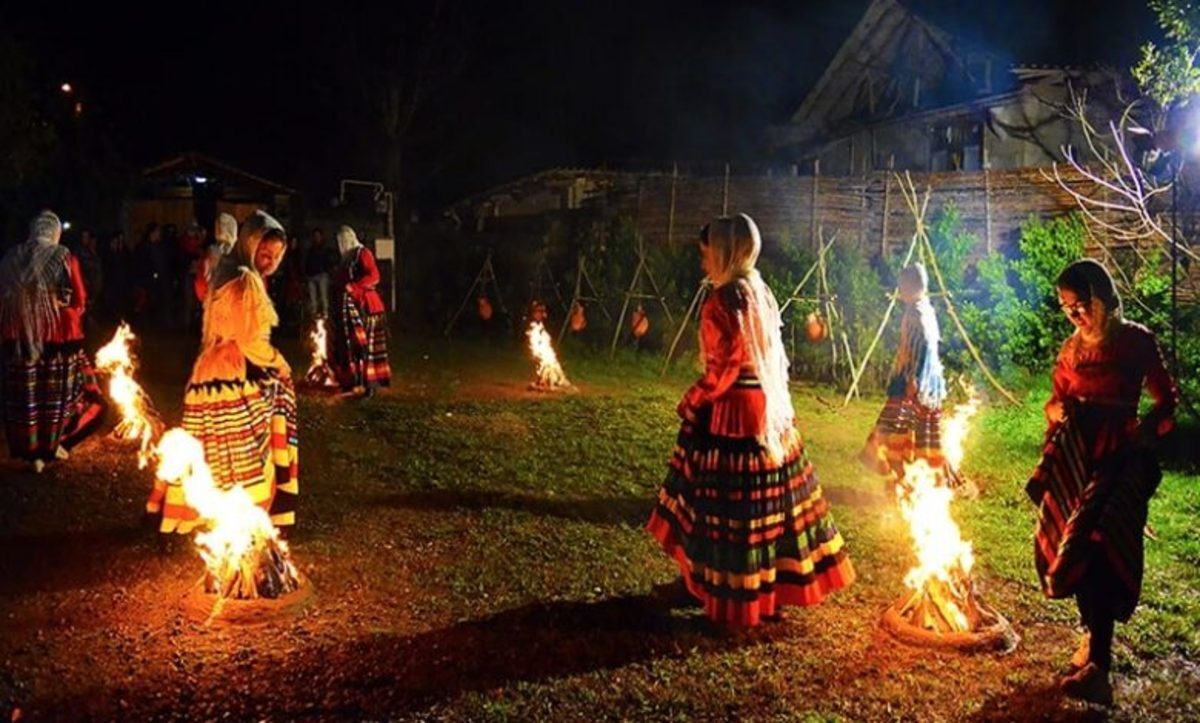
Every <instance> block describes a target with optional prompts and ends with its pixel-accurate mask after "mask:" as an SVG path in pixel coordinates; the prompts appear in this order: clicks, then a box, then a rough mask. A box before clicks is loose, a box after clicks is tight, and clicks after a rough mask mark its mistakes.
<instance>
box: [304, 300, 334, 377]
mask: <svg viewBox="0 0 1200 723" xmlns="http://www.w3.org/2000/svg"><path fill="white" fill-rule="evenodd" d="M308 345H309V348H310V349H311V351H312V361H311V362H309V365H308V371H307V372H305V373H304V383H305V384H306V385H308V386H310V387H318V388H334V387H337V386H338V382H337V379H336V378H335V377H334V374H333V369H331V368H330V366H329V361H328V359H327V358H326V356H325V354H326V350H327V349H328V348H329V329H328V327H327V325H326V323H325V317H323V316H319V317H317V322H316V324H314V325H313V330H312V332H311V333H310V334H309V335H308Z"/></svg>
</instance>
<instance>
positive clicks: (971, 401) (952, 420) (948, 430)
mask: <svg viewBox="0 0 1200 723" xmlns="http://www.w3.org/2000/svg"><path fill="white" fill-rule="evenodd" d="M977 412H979V397H978V396H977V395H976V394H975V388H974V387H967V401H966V402H964V403H963V404H959V405H958V406H956V407H955V408H954V411H953V412H951V413H950V416H948V417H946V418H945V419H944V420H943V422H942V455H943V456H945V458H946V461H947V462H948V463H949V464H950V467H951V468H952V469H955V470H957V469H958V467H959V465H960V464H961V463H962V460H963V455H964V454H965V452H964V449H963V444H964V443H965V442H966V439H967V432H968V431H969V430H970V422H971V418H972V417H974V416H975V414H976V413H977Z"/></svg>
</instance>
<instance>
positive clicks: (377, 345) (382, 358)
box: [328, 246, 392, 390]
mask: <svg viewBox="0 0 1200 723" xmlns="http://www.w3.org/2000/svg"><path fill="white" fill-rule="evenodd" d="M378 285H379V267H378V265H377V264H376V263H375V256H374V255H373V254H372V253H371V251H370V249H368V248H366V247H365V246H356V247H355V248H354V249H352V250H351V251H349V252H348V253H347V255H346V257H345V258H343V260H342V265H341V268H339V269H338V271H337V274H336V275H335V276H334V283H333V289H334V307H333V331H334V333H333V334H331V335H330V339H329V345H330V350H329V355H328V358H329V360H330V365H331V366H332V367H333V369H334V373H335V374H336V376H337V378H338V381H339V382H341V384H342V387H343V388H344V389H347V390H350V389H353V388H355V387H364V388H367V389H373V388H375V387H386V386H389V385H390V384H391V381H392V368H391V365H390V364H389V363H388V349H387V314H386V312H385V309H384V306H383V299H382V298H380V296H379V292H378V291H377V290H376V287H377V286H378Z"/></svg>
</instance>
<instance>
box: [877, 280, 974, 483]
mask: <svg viewBox="0 0 1200 723" xmlns="http://www.w3.org/2000/svg"><path fill="white" fill-rule="evenodd" d="M939 336H940V332H939V330H938V323H937V316H936V315H935V313H934V310H933V305H932V304H931V303H930V302H929V299H928V298H924V299H921V300H920V301H917V302H915V303H912V304H906V305H905V310H904V317H903V318H902V319H901V321H900V345H899V348H898V349H897V350H896V359H895V361H894V362H893V364H892V372H891V375H890V376H889V377H888V386H887V396H888V398H887V402H886V403H885V404H884V406H883V411H881V412H880V413H879V418H878V419H877V420H876V422H875V426H874V428H872V430H871V433H870V435H868V437H867V443H866V446H865V447H864V449H863V452H862V460H863V461H864V462H865V463H866V464H867V466H869V467H870V468H871V469H873V470H874V471H876V472H878V473H879V474H881V475H885V476H887V477H888V478H889V479H890V480H892V481H896V480H900V479H902V478H903V477H904V465H905V464H909V463H912V462H915V461H916V460H918V459H923V460H925V461H926V462H927V463H928V464H929V466H930V467H931V468H932V469H934V470H937V471H939V472H940V473H941V479H942V480H944V481H945V482H946V483H947V484H949V485H950V486H952V487H953V486H958V484H959V483H960V482H961V479H960V478H959V476H958V475H957V474H956V472H955V471H954V470H952V469H950V466H949V465H948V464H947V463H946V459H945V457H944V456H943V454H942V429H941V427H942V401H943V400H944V399H945V397H946V381H945V378H944V376H943V373H942V362H941V359H940V358H939V356H938V341H939Z"/></svg>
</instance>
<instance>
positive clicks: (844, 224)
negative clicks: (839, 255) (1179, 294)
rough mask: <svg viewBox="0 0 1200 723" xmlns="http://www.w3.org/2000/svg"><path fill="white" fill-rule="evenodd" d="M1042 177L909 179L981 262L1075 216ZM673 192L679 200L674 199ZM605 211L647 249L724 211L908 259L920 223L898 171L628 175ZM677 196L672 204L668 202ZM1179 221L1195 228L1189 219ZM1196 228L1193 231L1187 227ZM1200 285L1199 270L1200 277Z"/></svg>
mask: <svg viewBox="0 0 1200 723" xmlns="http://www.w3.org/2000/svg"><path fill="white" fill-rule="evenodd" d="M1044 171H1048V169H1037V168H1019V169H1008V170H988V171H973V172H971V171H957V172H946V173H912V174H911V175H910V177H911V178H912V181H913V183H914V184H915V186H916V189H917V191H918V193H919V194H921V195H923V194H924V193H925V190H926V189H927V188H929V189H930V200H929V206H928V213H927V217H926V221H927V222H932V221H933V219H934V217H935V216H936V214H937V213H938V212H939V211H941V210H942V209H943V208H944V207H945V206H946V205H947V204H948V203H953V204H954V205H955V207H956V208H957V209H958V212H959V215H960V219H961V222H962V227H963V229H964V230H965V231H967V232H969V233H972V234H974V235H975V237H976V239H977V240H978V243H977V245H976V247H975V249H974V251H973V253H972V256H973V257H974V258H975V259H976V260H978V259H979V258H981V257H983V256H985V255H986V254H988V253H989V252H991V251H1011V250H1012V248H1013V247H1014V246H1015V244H1016V243H1017V242H1018V240H1019V238H1020V230H1021V225H1022V224H1023V223H1024V222H1025V221H1026V220H1027V219H1028V218H1029V217H1030V216H1031V215H1033V216H1038V217H1041V218H1052V217H1055V216H1061V215H1064V214H1066V213H1069V212H1071V211H1074V210H1076V208H1077V207H1076V204H1075V201H1074V199H1073V198H1072V197H1071V196H1070V194H1068V193H1067V192H1066V191H1065V190H1064V189H1063V188H1061V187H1060V186H1059V185H1058V184H1057V183H1056V182H1055V181H1054V180H1053V179H1052V178H1048V177H1047V176H1046V175H1045V173H1044ZM1063 173H1064V176H1065V177H1066V178H1067V179H1068V180H1069V181H1070V182H1071V183H1072V184H1073V185H1076V187H1077V188H1078V190H1080V191H1081V192H1084V193H1086V194H1088V195H1098V192H1097V190H1096V189H1095V188H1094V186H1092V185H1091V184H1090V183H1089V182H1087V181H1086V180H1085V179H1084V178H1083V177H1082V176H1079V175H1077V174H1074V173H1071V172H1068V171H1066V170H1065V169H1064V171H1063ZM672 186H674V193H672ZM608 188H609V191H608V193H607V194H606V195H605V196H604V197H603V198H602V199H593V200H592V201H591V203H593V204H603V212H604V214H605V215H608V216H624V217H626V218H629V219H632V220H633V221H634V223H635V225H636V228H637V229H638V232H639V233H640V234H641V235H642V237H643V238H644V239H645V240H646V242H647V243H649V244H674V245H679V244H690V243H693V242H694V241H695V239H696V236H697V232H698V231H699V230H700V228H701V227H702V226H703V225H704V224H705V223H708V222H709V221H711V220H712V219H713V218H715V217H717V216H720V215H722V213H723V212H726V211H727V212H728V213H731V214H732V213H739V212H745V213H748V214H750V215H751V216H752V217H754V219H755V221H757V223H758V225H759V228H760V230H761V231H762V235H763V242H764V245H765V246H768V247H769V246H772V245H788V246H798V247H800V248H806V249H815V248H816V241H815V239H816V238H817V236H818V234H819V232H820V231H823V232H824V235H825V238H829V237H830V236H831V235H832V234H833V233H834V232H836V233H837V237H838V244H839V245H840V244H854V245H856V246H858V247H860V248H861V249H862V250H863V252H864V253H865V254H866V255H867V256H868V257H876V256H879V255H880V254H885V255H888V254H902V253H903V252H904V251H905V250H906V249H907V248H908V244H909V243H910V241H911V239H912V234H913V230H914V228H915V219H914V216H913V214H912V212H911V211H910V210H909V208H908V206H907V205H906V204H905V201H904V197H903V195H902V194H901V192H900V184H899V182H898V181H897V177H896V176H895V175H894V174H891V173H887V172H879V171H877V172H872V173H866V174H858V175H852V176H839V177H833V176H807V175H805V176H794V175H785V176H778V175H776V176H768V175H737V174H736V173H735V174H732V175H730V176H729V178H728V181H726V178H725V177H724V176H703V177H697V176H685V175H680V176H678V177H673V176H672V175H671V174H669V173H667V174H663V173H656V174H643V175H638V174H625V175H623V176H622V177H621V178H620V179H618V180H615V181H614V180H613V179H611V178H610V179H609V180H608ZM672 195H673V196H674V203H672ZM541 218H542V217H541V216H538V215H535V216H527V217H518V216H504V214H503V213H502V217H501V218H498V219H493V220H492V221H491V222H490V224H491V225H495V226H496V227H497V228H499V226H498V225H497V224H498V223H499V222H503V223H504V225H505V226H506V227H507V228H509V229H510V230H512V231H513V232H517V231H518V230H519V229H520V228H522V227H525V228H529V229H537V232H538V233H541V229H542V227H543V224H542V223H541V222H540V219H541ZM1181 222H1183V223H1185V224H1190V220H1188V219H1183V220H1181ZM1187 227H1189V228H1190V226H1187ZM1195 276H1196V283H1197V284H1198V285H1200V268H1197V269H1196V270H1195Z"/></svg>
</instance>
